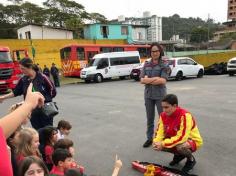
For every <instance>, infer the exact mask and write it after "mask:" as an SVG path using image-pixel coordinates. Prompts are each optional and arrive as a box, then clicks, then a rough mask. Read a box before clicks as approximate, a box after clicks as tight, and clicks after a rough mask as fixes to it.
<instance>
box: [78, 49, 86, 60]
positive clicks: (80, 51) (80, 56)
mask: <svg viewBox="0 0 236 176" xmlns="http://www.w3.org/2000/svg"><path fill="white" fill-rule="evenodd" d="M76 52H77V59H78V60H85V55H84V48H81V47H78V48H76Z"/></svg>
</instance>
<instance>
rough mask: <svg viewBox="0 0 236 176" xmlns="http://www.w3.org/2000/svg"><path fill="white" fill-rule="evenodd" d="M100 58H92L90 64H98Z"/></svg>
mask: <svg viewBox="0 0 236 176" xmlns="http://www.w3.org/2000/svg"><path fill="white" fill-rule="evenodd" d="M99 60H100V59H98V58H93V59H91V61H90V62H89V66H90V67H91V66H97V65H98V62H99Z"/></svg>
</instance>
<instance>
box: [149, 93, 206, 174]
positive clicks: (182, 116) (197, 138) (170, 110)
mask: <svg viewBox="0 0 236 176" xmlns="http://www.w3.org/2000/svg"><path fill="white" fill-rule="evenodd" d="M161 104H162V108H163V111H164V112H162V113H161V115H160V118H159V121H158V127H157V131H156V137H155V138H154V139H153V148H154V150H157V151H166V152H170V153H173V154H174V158H173V160H172V161H171V162H170V163H169V164H170V165H171V166H174V165H176V164H178V163H179V162H180V161H182V160H183V159H185V158H187V161H186V163H185V165H184V167H183V168H182V171H183V172H184V173H187V172H189V171H190V170H191V169H192V168H193V167H194V165H195V164H196V160H195V158H194V157H193V155H192V153H193V152H195V151H196V150H197V149H198V148H199V147H200V146H201V145H202V144H203V140H202V137H201V135H200V133H199V130H198V128H197V124H196V121H195V119H194V118H193V116H192V115H191V114H190V113H189V112H188V111H187V110H185V109H183V108H181V107H178V98H177V96H176V95H174V94H168V95H166V96H165V97H164V98H163V100H162V103H161Z"/></svg>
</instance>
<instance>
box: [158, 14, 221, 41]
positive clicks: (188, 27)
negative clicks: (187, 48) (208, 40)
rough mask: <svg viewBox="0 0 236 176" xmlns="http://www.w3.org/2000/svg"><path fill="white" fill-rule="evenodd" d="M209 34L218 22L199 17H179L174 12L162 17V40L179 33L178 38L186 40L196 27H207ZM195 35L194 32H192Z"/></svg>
mask: <svg viewBox="0 0 236 176" xmlns="http://www.w3.org/2000/svg"><path fill="white" fill-rule="evenodd" d="M208 25H209V29H210V30H209V32H210V36H212V33H213V32H214V31H215V29H216V28H217V26H218V24H215V23H214V21H213V19H209V20H208V21H203V20H202V19H201V18H192V17H189V18H181V17H180V16H179V15H178V14H174V15H173V16H170V17H163V18H162V31H163V32H162V35H163V37H162V38H163V40H169V39H170V38H171V37H172V36H173V35H179V36H180V38H183V39H186V40H187V41H189V40H190V38H191V33H192V31H193V30H194V29H196V28H198V27H203V28H208ZM194 35H196V34H194Z"/></svg>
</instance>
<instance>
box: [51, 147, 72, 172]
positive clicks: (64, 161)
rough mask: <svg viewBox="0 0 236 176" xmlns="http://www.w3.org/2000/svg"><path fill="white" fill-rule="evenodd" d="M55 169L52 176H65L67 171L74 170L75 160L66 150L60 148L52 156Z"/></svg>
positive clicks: (53, 168)
mask: <svg viewBox="0 0 236 176" xmlns="http://www.w3.org/2000/svg"><path fill="white" fill-rule="evenodd" d="M52 160H53V163H54V165H53V167H52V170H51V172H50V174H54V175H56V176H64V172H65V171H66V170H67V169H70V168H72V167H73V166H72V164H73V159H72V155H71V154H70V152H69V151H68V150H66V149H61V148H58V149H56V150H55V151H54V152H53V154H52Z"/></svg>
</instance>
